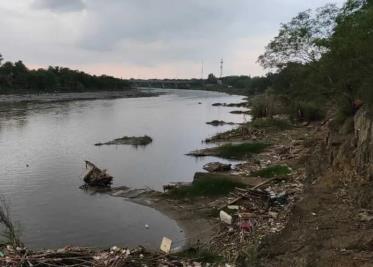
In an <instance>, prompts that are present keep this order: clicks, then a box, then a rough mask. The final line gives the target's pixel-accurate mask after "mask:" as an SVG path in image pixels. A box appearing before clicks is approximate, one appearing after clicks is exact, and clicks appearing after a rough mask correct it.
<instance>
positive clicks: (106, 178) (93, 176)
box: [83, 160, 113, 187]
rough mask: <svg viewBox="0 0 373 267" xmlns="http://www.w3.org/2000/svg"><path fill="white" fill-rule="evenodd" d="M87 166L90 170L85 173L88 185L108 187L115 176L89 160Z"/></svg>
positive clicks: (85, 180) (86, 162)
mask: <svg viewBox="0 0 373 267" xmlns="http://www.w3.org/2000/svg"><path fill="white" fill-rule="evenodd" d="M85 167H86V169H87V170H88V171H87V173H86V174H85V175H84V178H83V180H84V182H85V183H86V184H87V185H89V186H100V187H107V186H110V185H111V183H112V181H113V177H112V176H111V175H109V174H108V173H107V172H106V170H101V169H100V168H98V167H97V166H96V165H95V164H93V163H92V162H90V161H88V160H86V161H85Z"/></svg>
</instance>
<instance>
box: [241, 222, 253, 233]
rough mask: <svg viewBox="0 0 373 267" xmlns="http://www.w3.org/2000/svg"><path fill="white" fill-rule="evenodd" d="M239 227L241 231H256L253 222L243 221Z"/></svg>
mask: <svg viewBox="0 0 373 267" xmlns="http://www.w3.org/2000/svg"><path fill="white" fill-rule="evenodd" d="M239 225H240V229H241V231H246V232H251V231H253V230H254V223H253V222H252V221H251V220H245V221H242V222H241V223H240V224H239Z"/></svg>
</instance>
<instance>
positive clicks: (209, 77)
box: [207, 73, 218, 83]
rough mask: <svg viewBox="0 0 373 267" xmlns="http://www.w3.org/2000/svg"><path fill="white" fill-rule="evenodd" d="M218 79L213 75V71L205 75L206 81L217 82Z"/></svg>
mask: <svg viewBox="0 0 373 267" xmlns="http://www.w3.org/2000/svg"><path fill="white" fill-rule="evenodd" d="M217 81H218V79H217V78H216V77H215V75H214V74H213V73H210V74H209V75H208V76H207V82H208V83H217Z"/></svg>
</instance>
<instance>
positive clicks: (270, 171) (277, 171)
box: [251, 165, 291, 178]
mask: <svg viewBox="0 0 373 267" xmlns="http://www.w3.org/2000/svg"><path fill="white" fill-rule="evenodd" d="M290 172H291V170H290V169H289V167H288V166H285V165H273V166H270V167H267V168H264V169H261V170H259V171H256V172H253V173H251V175H253V176H259V177H263V178H272V177H277V176H285V175H288V174H289V173H290Z"/></svg>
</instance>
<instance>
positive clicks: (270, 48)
mask: <svg viewBox="0 0 373 267" xmlns="http://www.w3.org/2000/svg"><path fill="white" fill-rule="evenodd" d="M339 12H340V9H338V8H337V7H336V6H335V5H332V4H329V5H326V6H324V7H322V8H319V9H317V10H316V11H314V12H313V11H312V10H306V11H303V12H301V13H299V14H298V15H297V16H296V17H294V18H293V19H292V20H291V21H290V22H288V23H287V24H282V25H281V28H280V31H279V34H278V35H277V36H276V37H275V38H274V39H273V40H272V41H271V42H270V43H269V44H268V45H267V46H266V48H265V53H264V54H263V55H261V56H260V57H259V58H258V62H259V63H260V64H261V65H262V66H263V67H264V68H274V69H282V68H284V67H285V66H286V64H288V63H301V64H306V63H311V62H316V61H317V60H319V59H320V58H321V56H322V55H323V54H324V53H325V52H327V51H328V39H329V38H330V36H331V35H332V33H333V31H334V28H335V25H336V18H337V17H338V15H339Z"/></svg>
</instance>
